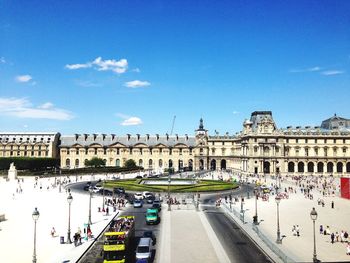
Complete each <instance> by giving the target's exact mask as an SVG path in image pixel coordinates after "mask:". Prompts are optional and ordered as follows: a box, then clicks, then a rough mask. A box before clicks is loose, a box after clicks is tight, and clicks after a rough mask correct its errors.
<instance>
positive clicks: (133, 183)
mask: <svg viewBox="0 0 350 263" xmlns="http://www.w3.org/2000/svg"><path fill="white" fill-rule="evenodd" d="M146 180H148V179H127V180H118V181H106V182H105V184H104V187H106V188H110V189H111V190H112V189H113V188H114V187H123V188H124V189H125V190H126V191H136V192H141V191H149V192H167V191H168V187H169V190H170V192H176V193H186V192H215V191H226V190H231V189H235V188H237V187H238V185H237V183H234V182H224V181H215V180H196V182H197V183H196V184H190V185H189V184H186V185H170V186H168V185H167V182H168V179H157V180H164V183H165V184H164V185H148V184H144V183H143V181H146ZM149 180H152V179H149ZM176 180H182V181H185V180H186V179H171V181H176ZM188 180H189V181H193V179H188Z"/></svg>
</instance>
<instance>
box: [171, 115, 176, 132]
mask: <svg viewBox="0 0 350 263" xmlns="http://www.w3.org/2000/svg"><path fill="white" fill-rule="evenodd" d="M175 119H176V115H174V118H173V123H172V125H171V131H170V135H172V134H173V131H174V125H175Z"/></svg>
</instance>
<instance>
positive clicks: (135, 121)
mask: <svg viewBox="0 0 350 263" xmlns="http://www.w3.org/2000/svg"><path fill="white" fill-rule="evenodd" d="M116 116H118V117H119V118H122V119H124V120H123V121H122V122H121V123H120V125H122V126H135V125H141V124H142V120H141V119H140V118H139V117H135V116H128V115H125V114H123V113H117V114H116Z"/></svg>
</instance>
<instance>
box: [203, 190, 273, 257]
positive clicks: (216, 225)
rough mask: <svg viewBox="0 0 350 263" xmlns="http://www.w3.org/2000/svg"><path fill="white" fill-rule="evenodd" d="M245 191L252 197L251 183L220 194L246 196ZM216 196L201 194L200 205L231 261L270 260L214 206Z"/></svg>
mask: <svg viewBox="0 0 350 263" xmlns="http://www.w3.org/2000/svg"><path fill="white" fill-rule="evenodd" d="M247 192H250V194H249V195H250V197H253V194H252V192H253V186H252V185H242V186H241V187H240V188H239V189H236V190H234V191H233V192H226V193H222V194H221V196H222V197H224V196H225V195H230V194H233V196H239V197H240V196H244V197H245V198H247ZM217 197H218V195H217V194H204V195H202V196H201V198H202V200H203V201H202V206H201V207H202V209H203V212H204V213H205V215H206V217H207V219H208V221H209V223H210V225H211V227H212V228H213V230H214V232H215V233H216V235H217V237H218V239H219V240H220V242H221V244H222V246H223V248H224V249H225V251H226V254H227V256H228V257H229V259H230V260H231V262H242V263H243V262H244V263H245V262H246V263H263V262H264V263H265V262H266V263H267V262H272V261H271V260H270V259H269V258H268V257H267V256H266V255H265V254H264V253H263V252H262V251H261V250H260V249H259V248H258V247H257V246H256V245H255V243H254V242H253V241H252V240H251V239H250V238H249V237H247V236H246V235H245V234H244V233H243V232H242V230H241V229H240V227H239V226H238V225H237V224H236V223H235V222H233V221H232V220H231V219H230V218H229V217H228V216H226V214H225V213H224V212H223V211H222V210H221V209H220V208H216V207H215V200H216V199H217Z"/></svg>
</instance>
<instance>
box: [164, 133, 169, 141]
mask: <svg viewBox="0 0 350 263" xmlns="http://www.w3.org/2000/svg"><path fill="white" fill-rule="evenodd" d="M165 136H166V140H167V141H168V140H169V134H167V133H166V134H165Z"/></svg>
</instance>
